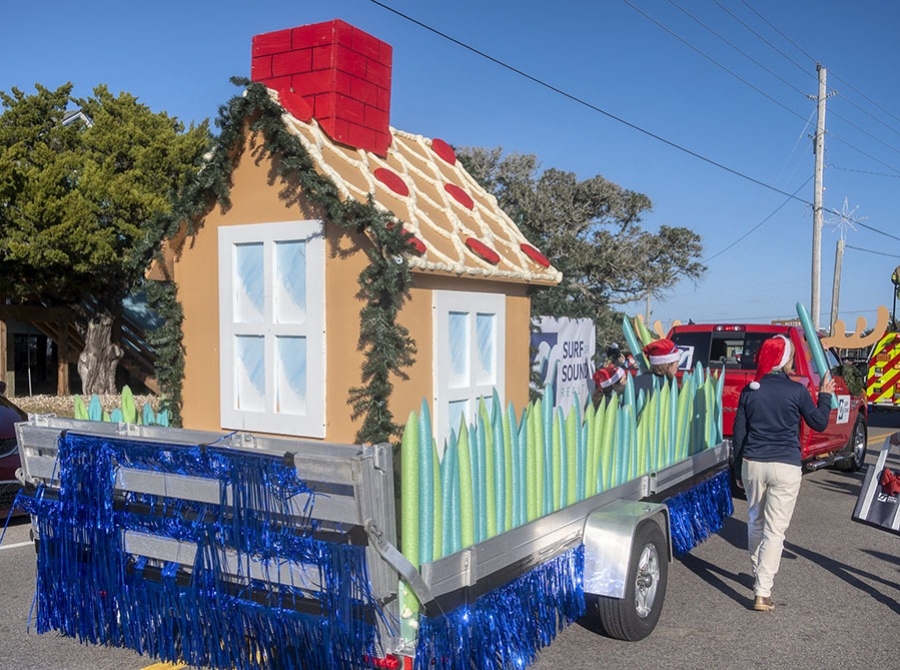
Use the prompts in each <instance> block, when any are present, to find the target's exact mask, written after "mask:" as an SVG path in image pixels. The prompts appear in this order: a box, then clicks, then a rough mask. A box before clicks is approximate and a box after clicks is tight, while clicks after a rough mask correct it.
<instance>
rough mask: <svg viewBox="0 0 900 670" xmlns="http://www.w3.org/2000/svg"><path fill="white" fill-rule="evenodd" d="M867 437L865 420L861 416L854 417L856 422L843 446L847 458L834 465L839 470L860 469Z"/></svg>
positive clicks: (856, 470) (850, 470)
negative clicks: (845, 444)
mask: <svg viewBox="0 0 900 670" xmlns="http://www.w3.org/2000/svg"><path fill="white" fill-rule="evenodd" d="M868 437H869V436H868V432H867V431H866V420H865V419H864V418H863V417H861V416H858V417H856V423H854V424H853V431H852V432H851V433H850V439H849V440H848V441H847V446H846V447H844V454H846V455H847V456H848V458H846V459H844V460H842V461H838V462H837V463H835V465H834V467H835V468H837V469H838V470H840V471H841V472H858V471H859V470H860V469H862V466H863V465H865V463H866V441H867V440H868Z"/></svg>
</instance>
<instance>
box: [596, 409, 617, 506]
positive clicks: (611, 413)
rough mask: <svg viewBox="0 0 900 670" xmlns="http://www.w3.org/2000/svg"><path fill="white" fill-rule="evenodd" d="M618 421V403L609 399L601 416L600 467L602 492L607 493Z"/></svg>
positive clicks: (614, 460) (612, 466)
mask: <svg viewBox="0 0 900 670" xmlns="http://www.w3.org/2000/svg"><path fill="white" fill-rule="evenodd" d="M618 421H619V403H618V402H616V401H615V400H614V399H611V400H610V401H609V402H607V403H606V412H605V413H604V416H603V434H602V440H603V441H602V442H601V452H600V455H601V461H600V464H601V465H600V467H601V468H602V470H603V473H602V474H603V490H604V491H608V490H609V489H610V488H612V486H613V482H614V481H615V472H616V470H615V469H616V435H617V434H618V428H617V426H616V424H617V423H618Z"/></svg>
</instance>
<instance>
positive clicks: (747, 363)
mask: <svg viewBox="0 0 900 670" xmlns="http://www.w3.org/2000/svg"><path fill="white" fill-rule="evenodd" d="M774 335H785V336H786V337H788V338H789V339H790V340H791V342H792V343H793V345H794V350H795V352H796V354H795V356H794V374H792V375H791V378H792V379H794V380H795V381H798V382H800V383H801V384H803V385H804V386H806V387H807V389H809V393H810V395H811V396H812V399H813V402H815V401H816V399H817V398H818V395H819V382H820V377H819V374H818V372H816V370H815V366H814V364H813V358H812V353H811V351H810V347H809V343H808V342H807V340H806V335H805V333H804V331H803V329H802V328H799V327H796V326H785V325H774V324H690V325H679V326H675V327H673V328H672V330H671V331H669V339H671V340H672V341H673V342H675V344H677V345H678V346H679V348H681V349H682V352H683V354H682V362H681V370H682V371H683V370H687V369H693V367H694V366H696V365H697V363H702V364H703V366H704V367H706V368H711V369H713V370H716V369H719V370H722V369H724V373H725V383H724V388H723V393H722V406H723V408H724V414H723V421H722V424H723V426H722V427H723V433H724V436H725V437H726V438H728V439H730V438H731V436H732V434H733V429H734V417H735V413H736V412H737V405H738V398H739V397H740V394H741V390H742V389H743V388H744V387H745V386H746V385H747V384H749V383H750V382H751V381H753V377H754V375H755V374H756V353H757V351H759V347H760V345H761V344H762V343H763V341H764V340H766V339H768V338H770V337H772V336H774ZM825 357H826V359H827V362H828V366H829V368H830V369H831V374H832V376H833V377H834V382H835V395H836V396H837V400H838V407H837V409H833V410H832V411H831V418H830V420H829V422H828V427H827V428H826V429H825V431H824V432H822V433H818V432H816V431H813V430H811V429H810V428H809V427H808V426H806V424H805V423H803V422H802V421H801V424H800V446H801V459H802V461H803V465H804V470H805V471H807V472H809V471H812V470H818V469H819V468H822V467H826V466H831V465H834V466H835V467H836V468H838V469H840V470H844V471H847V472H855V471H857V470H859V469H860V468H861V467H862V466H863V464H864V462H865V459H866V440H867V432H866V417H867V405H866V396H865V388H864V383H863V381H862V379H861V378H860V377H859V375H858V372H857V370H856V369H855V368H852V366H845V365H844V364H843V363H842V362H841V361H840V359H839V358H838V357H837V355H836V353H835V352H834V351H832V350H829V349H826V350H825Z"/></svg>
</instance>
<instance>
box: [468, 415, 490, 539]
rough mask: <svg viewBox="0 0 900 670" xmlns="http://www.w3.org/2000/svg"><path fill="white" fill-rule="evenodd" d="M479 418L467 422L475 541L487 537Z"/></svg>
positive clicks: (482, 434) (482, 448) (481, 438)
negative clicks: (469, 422) (473, 500)
mask: <svg viewBox="0 0 900 670" xmlns="http://www.w3.org/2000/svg"><path fill="white" fill-rule="evenodd" d="M479 421H480V418H479V417H478V416H477V415H476V417H475V422H474V423H472V424H469V444H470V445H471V447H472V485H473V487H474V492H475V542H476V543H478V542H481V541H483V540H485V539H487V537H486V536H487V523H486V519H485V517H484V508H485V495H484V431H481V430H478V422H479Z"/></svg>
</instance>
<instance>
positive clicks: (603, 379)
mask: <svg viewBox="0 0 900 670" xmlns="http://www.w3.org/2000/svg"><path fill="white" fill-rule="evenodd" d="M624 378H625V370H623V369H622V368H620V367H619V366H618V365H607V366H606V367H603V368H597V371H596V372H594V383H595V384H596V385H597V386H599V387H600V388H602V389H607V388H609V387H610V386H612V385H613V384H617V383H618V382H620V381H622V379H624Z"/></svg>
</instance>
